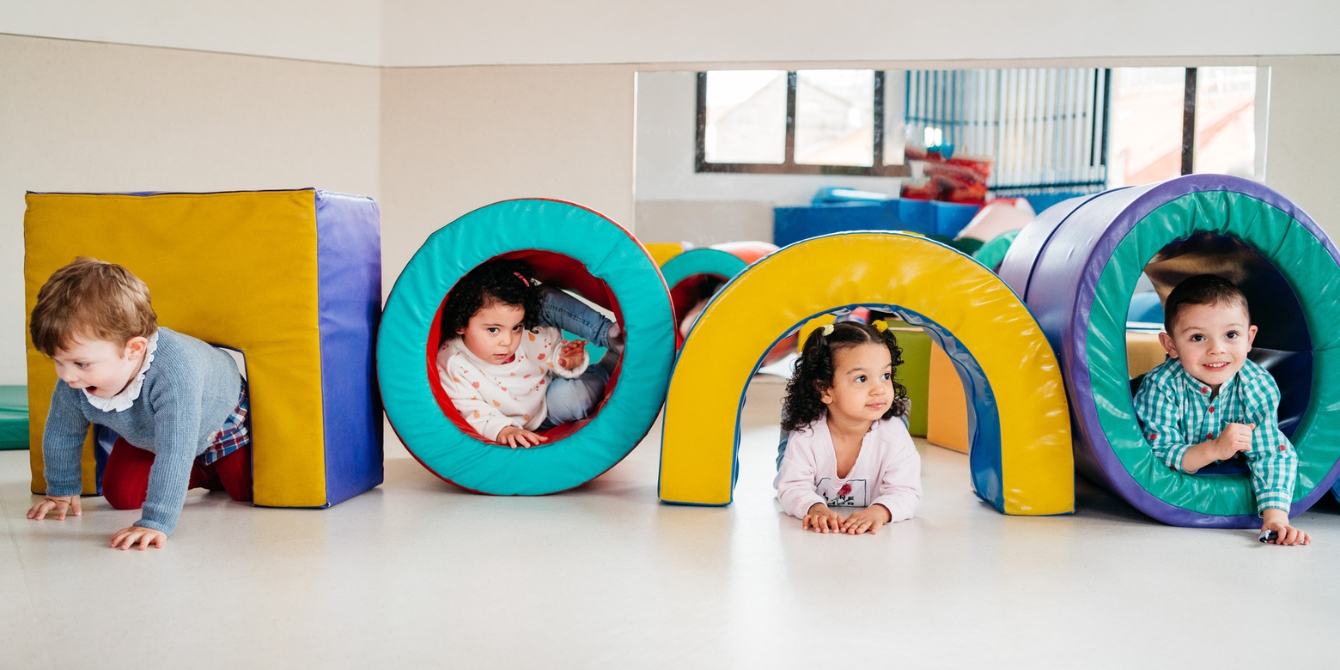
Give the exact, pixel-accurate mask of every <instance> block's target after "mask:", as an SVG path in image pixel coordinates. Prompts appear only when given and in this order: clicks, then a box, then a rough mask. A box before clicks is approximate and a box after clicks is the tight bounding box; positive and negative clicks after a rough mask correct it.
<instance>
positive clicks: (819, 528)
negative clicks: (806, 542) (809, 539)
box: [800, 503, 842, 533]
mask: <svg viewBox="0 0 1340 670" xmlns="http://www.w3.org/2000/svg"><path fill="white" fill-rule="evenodd" d="M800 528H801V529H802V530H812V531H814V532H816V533H841V532H842V515H841V514H838V513H837V512H834V511H833V510H831V509H828V505H825V504H823V503H814V504H813V505H810V509H809V511H808V512H806V513H805V518H804V519H801V520H800Z"/></svg>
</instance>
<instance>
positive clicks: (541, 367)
mask: <svg viewBox="0 0 1340 670" xmlns="http://www.w3.org/2000/svg"><path fill="white" fill-rule="evenodd" d="M566 343H567V341H566V340H564V339H563V335H562V333H561V331H559V330H558V329H557V328H552V327H549V326H540V327H539V328H536V329H535V330H528V331H525V332H524V333H522V336H521V345H520V346H518V347H517V349H516V355H515V356H513V358H512V360H511V361H509V362H507V363H503V364H501V365H493V364H491V363H486V362H484V360H483V359H481V358H479V357H478V356H476V355H474V354H472V353H470V350H469V349H468V348H466V346H465V342H464V341H462V340H461V338H459V337H457V338H453V339H451V340H449V341H447V343H446V344H443V345H442V348H441V349H439V350H438V352H437V375H438V380H439V381H440V382H441V383H442V390H444V391H446V393H447V397H448V398H451V402H452V404H454V405H456V410H457V411H459V412H460V413H461V416H462V417H464V418H465V421H466V423H469V424H470V427H471V428H474V429H475V431H477V432H478V433H479V434H480V435H483V436H484V437H485V439H488V440H490V441H493V440H497V439H498V433H499V432H500V431H502V429H503V428H506V427H507V426H516V427H518V428H525V429H526V430H535V429H536V428H539V427H540V424H541V423H544V418H545V416H547V414H548V410H547V408H546V407H545V403H544V394H545V392H546V391H548V390H549V379H550V376H551V375H558V376H560V377H565V378H568V379H576V378H577V377H580V376H581V375H582V373H583V372H585V371H586V366H587V365H588V363H589V362H590V357H589V356H588V355H587V354H586V353H585V352H583V354H582V360H581V362H580V363H579V364H578V365H577V367H575V368H573V369H572V370H565V369H563V368H562V367H559V365H558V357H559V353H560V350H561V349H562V348H563V345H564V344H566Z"/></svg>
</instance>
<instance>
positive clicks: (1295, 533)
mask: <svg viewBox="0 0 1340 670" xmlns="http://www.w3.org/2000/svg"><path fill="white" fill-rule="evenodd" d="M1268 530H1273V531H1275V532H1276V533H1279V537H1277V538H1275V539H1274V540H1271V541H1270V543H1271V544H1285V545H1295V544H1312V538H1311V537H1308V534H1307V533H1304V532H1303V531H1301V530H1299V529H1297V528H1294V527H1293V526H1290V525H1289V513H1288V512H1286V511H1284V510H1282V509H1277V508H1275V507H1271V508H1269V509H1267V510H1266V511H1265V512H1264V513H1262V514H1261V532H1263V533H1264V532H1265V531H1268Z"/></svg>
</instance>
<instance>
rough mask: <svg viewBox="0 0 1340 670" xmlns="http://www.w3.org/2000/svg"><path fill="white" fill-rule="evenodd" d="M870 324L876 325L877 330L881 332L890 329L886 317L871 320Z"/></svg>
mask: <svg viewBox="0 0 1340 670" xmlns="http://www.w3.org/2000/svg"><path fill="white" fill-rule="evenodd" d="M870 325H872V326H874V327H875V330H878V331H879V332H881V333H882V332H884V331H886V330H888V329H889V322H888V321H885V320H884V319H875V320H874V321H871V322H870Z"/></svg>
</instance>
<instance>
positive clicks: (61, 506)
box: [28, 496, 84, 521]
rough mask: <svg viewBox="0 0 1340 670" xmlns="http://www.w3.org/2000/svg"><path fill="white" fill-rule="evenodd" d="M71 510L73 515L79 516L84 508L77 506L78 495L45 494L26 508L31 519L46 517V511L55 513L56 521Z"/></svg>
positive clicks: (63, 517)
mask: <svg viewBox="0 0 1340 670" xmlns="http://www.w3.org/2000/svg"><path fill="white" fill-rule="evenodd" d="M67 511H68V512H71V513H73V514H74V515H75V516H80V515H82V514H83V513H84V510H83V509H82V508H81V507H80V506H79V496H47V497H46V500H43V501H42V502H40V503H37V504H36V505H33V506H32V507H31V508H30V509H29V510H28V518H29V519H32V520H33V521H41V520H42V519H45V518H46V517H47V514H48V513H51V514H55V515H56V520H57V521H64V520H65V513H66V512H67Z"/></svg>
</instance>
